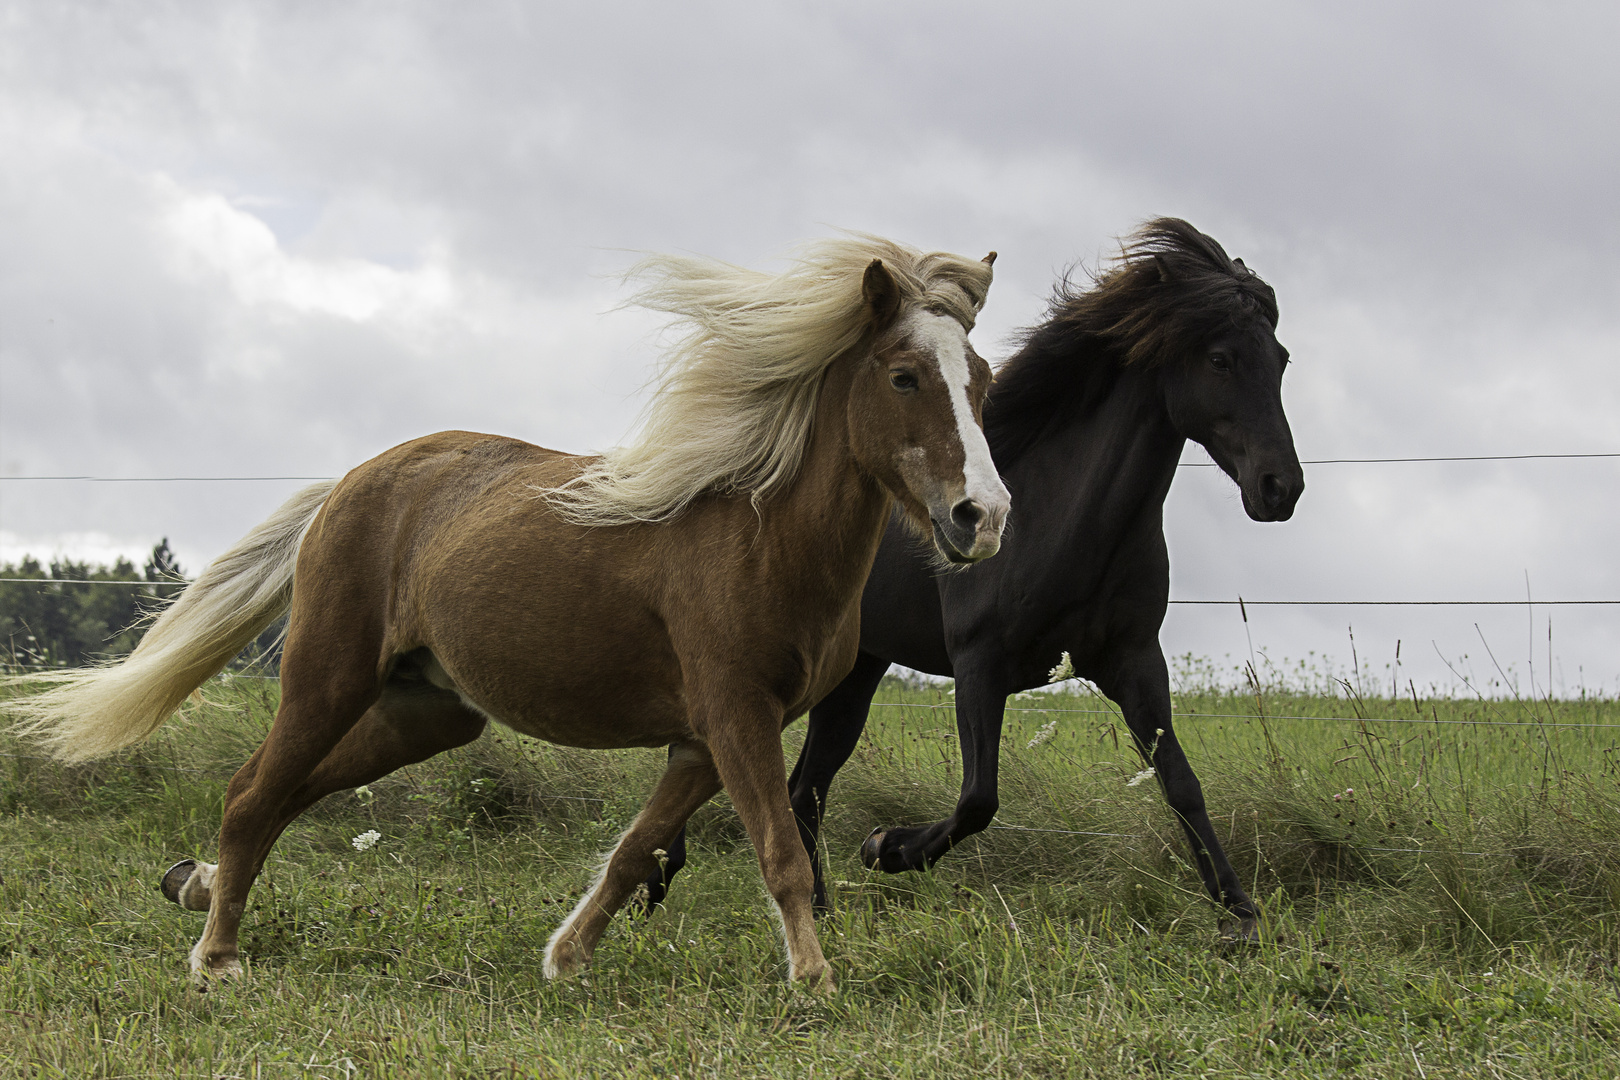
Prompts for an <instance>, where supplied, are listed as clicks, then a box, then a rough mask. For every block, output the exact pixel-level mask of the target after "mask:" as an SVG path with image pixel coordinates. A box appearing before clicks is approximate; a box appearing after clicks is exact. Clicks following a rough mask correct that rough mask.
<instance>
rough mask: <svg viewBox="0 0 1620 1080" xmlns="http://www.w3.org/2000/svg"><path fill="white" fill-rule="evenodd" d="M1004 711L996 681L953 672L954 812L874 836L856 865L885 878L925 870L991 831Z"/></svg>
mask: <svg viewBox="0 0 1620 1080" xmlns="http://www.w3.org/2000/svg"><path fill="white" fill-rule="evenodd" d="M1006 709H1007V694H1006V691H1005V690H1004V689H1003V688H1002V683H1001V680H999V679H993V678H990V677H988V676H985V675H982V674H980V675H975V674H971V673H968V672H964V671H962V670H961V669H960V668H958V671H957V677H956V731H957V737H958V740H959V741H960V743H961V746H962V794H961V796H960V797H959V798H958V799H957V802H956V809H955V811H954V812H952V814H951V816H950V817H948V818H946V819H945V820H944V821H939V822H935V823H934V824H932V825H923V826H919V827H916V828H898V829H886V830H884V831H881V832H874V833H873V834H872V835H871V836H869V837H867V838H866V842H865V843H864V844H862V845H861V861H862V862H864V863H865V864H866V865H867V867H868V869H880V870H883V871H884V872H885V873H890V874H894V873H898V872H900V871H901V870H926V869H928V868H929V867H930V866H933V865H934V864H935V863H936V862H938V861H939V860H940V859H941V858H942V857H943V856H944V855H945V853H946V852H947V851H949V850H951V848H953V847H955V846H956V845H957V844H959V843H961V842H962V841H963V840H965V839H966V838H968V837H969V836H972V835H973V834H974V833H977V832H983V831H984V830H985V829H987V828H989V827H990V822H991V821H993V820H994V819H995V816H996V810H997V808H998V807H999V806H1000V802H999V799H998V797H997V794H996V780H997V766H998V764H999V754H1000V751H1001V722H1002V719H1003V717H1004V715H1005V713H1006Z"/></svg>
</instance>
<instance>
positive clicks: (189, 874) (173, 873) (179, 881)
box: [158, 859, 214, 911]
mask: <svg viewBox="0 0 1620 1080" xmlns="http://www.w3.org/2000/svg"><path fill="white" fill-rule="evenodd" d="M213 883H214V867H213V866H211V865H209V864H207V863H199V862H198V861H197V860H196V859H181V860H180V861H179V862H177V863H175V864H174V865H173V866H171V867H169V868H168V869H167V870H165V871H164V872H163V877H162V878H161V879H160V880H159V881H158V891H159V892H161V893H162V894H163V895H164V896H165V897H167V898H168V899H169V901H170V902H172V903H175V904H179V905H180V906H181V907H183V908H185V909H186V910H187V911H207V910H208V905H209V902H210V901H211V900H213V893H212V892H211V890H210V886H211V885H213Z"/></svg>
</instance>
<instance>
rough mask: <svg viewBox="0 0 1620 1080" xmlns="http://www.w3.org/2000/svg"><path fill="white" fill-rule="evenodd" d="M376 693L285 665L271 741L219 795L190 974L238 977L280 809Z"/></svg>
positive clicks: (317, 666)
mask: <svg viewBox="0 0 1620 1080" xmlns="http://www.w3.org/2000/svg"><path fill="white" fill-rule="evenodd" d="M301 651H302V652H305V653H306V654H307V652H308V650H301ZM288 659H289V660H290V659H291V657H289V658H288ZM323 667H326V668H327V669H328V670H326V671H322V668H323ZM294 672H299V674H296V675H295V674H294ZM378 692H379V687H378V686H377V682H376V676H375V675H374V674H371V673H369V672H367V673H358V672H348V673H345V672H341V671H337V672H334V671H332V670H331V669H330V666H329V665H326V664H322V663H320V662H315V663H312V664H310V665H309V668H308V669H304V668H303V667H302V665H297V664H288V663H287V662H286V661H284V662H283V679H282V698H281V707H280V708H279V709H278V710H277V711H276V719H275V723H274V724H272V725H271V727H270V735H269V737H268V738H266V739H265V741H264V745H262V746H260V747H259V749H258V750H256V751H254V753H253V756H252V757H251V758H249V759H248V762H247V764H246V765H243V766H242V768H241V769H239V770H238V771H237V773H236V775H235V776H234V777H232V778H231V783H230V786H229V787H228V788H227V789H226V791H225V813H224V817H223V819H222V821H221V822H220V827H219V863H218V865H217V866H216V867H214V868H213V874H212V879H211V881H210V882H209V885H210V888H209V894H210V895H209V904H208V922H207V924H206V925H205V926H204V927H203V933H202V938H201V939H200V940H199V941H198V942H197V944H196V946H195V947H193V948H192V950H191V970H192V972H193V973H194V974H196V975H198V976H203V977H206V976H210V975H219V976H230V975H239V974H240V973H241V969H242V965H241V961H240V960H239V959H238V949H237V932H238V930H239V928H240V926H241V922H242V912H243V911H244V910H245V909H246V907H247V895H248V891H249V890H250V889H251V888H252V887H253V881H254V879H255V878H257V877H258V874H259V868H260V867H261V866H262V865H263V862H264V855H265V853H266V852H267V851H268V849H269V845H270V843H271V842H273V841H274V839H275V837H276V835H277V834H278V833H279V832H280V831H281V830H280V827H279V825H280V822H281V816H282V810H283V807H284V806H285V805H286V804H287V802H288V800H289V799H290V797H291V796H292V794H293V792H295V791H297V790H298V788H299V786H300V785H302V784H303V783H304V782H305V781H307V780H308V779H309V777H310V774H311V773H313V772H314V771H315V769H316V767H317V766H319V765H320V763H321V761H322V760H323V759H325V757H326V756H327V754H328V753H330V752H331V750H332V748H333V747H334V746H336V745H337V744H338V742H339V740H341V739H342V738H343V736H344V735H346V734H347V733H348V732H349V729H350V728H352V727H354V725H355V724H356V723H357V722H358V721H359V719H360V718H361V716H363V715H364V714H365V712H366V710H367V709H369V708H370V707H371V705H372V703H373V702H374V701H376V699H377V696H378Z"/></svg>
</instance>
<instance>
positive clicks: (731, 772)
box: [708, 711, 834, 991]
mask: <svg viewBox="0 0 1620 1080" xmlns="http://www.w3.org/2000/svg"><path fill="white" fill-rule="evenodd" d="M713 727H714V728H715V729H716V730H711V731H710V732H708V734H709V749H710V751H711V752H712V753H713V754H714V763H715V766H716V767H717V768H718V769H719V771H720V778H721V779H722V780H723V781H724V782H725V785H726V791H727V792H728V793H729V794H730V795H731V803H732V805H733V806H734V807H736V809H737V816H738V817H739V818H741V819H742V823H743V828H745V829H747V830H748V838H749V839H750V840H751V841H753V844H754V852H755V854H757V855H758V856H759V870H760V874H761V876H763V877H764V879H765V889H766V891H767V892H769V893H770V894H771V899H772V900H774V901H776V909H777V911H778V913H779V914H780V915H781V918H782V937H783V940H784V942H785V944H786V945H787V954H788V978H789V979H790V980H792V981H794V982H802V983H804V984H805V985H806V986H807V987H809V988H810V989H812V990H816V991H830V990H832V989H833V986H834V983H833V975H832V969H831V968H830V967H829V966H828V964H827V958H826V956H825V955H823V954H822V951H821V942H820V941H818V940H817V939H816V924H815V917H814V913H813V908H812V906H811V892H812V890H813V888H814V886H815V874H814V873H813V872H812V870H811V869H810V856H809V854H808V853H807V852H806V851H805V850H804V844H803V843H802V842H801V841H800V839H799V829H798V825H797V824H796V823H795V822H794V820H793V808H792V807H791V806H790V805H789V804H788V800H787V775H786V772H787V770H786V769H784V768H783V766H782V730H781V718H780V715H777V716H775V717H772V716H768V715H764V716H760V715H749V714H748V713H745V712H741V711H739V712H738V713H736V714H734V715H731V716H727V717H725V719H724V721H723V722H721V723H717V724H715V725H713Z"/></svg>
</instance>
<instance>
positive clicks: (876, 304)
mask: <svg viewBox="0 0 1620 1080" xmlns="http://www.w3.org/2000/svg"><path fill="white" fill-rule="evenodd" d="M861 296H862V297H863V298H864V299H865V300H866V306H867V307H869V308H871V309H872V323H873V325H875V326H876V327H877V328H878V329H879V330H882V329H884V328H886V327H887V326H888V325H889V324H890V323H892V322H894V319H895V316H896V315H898V314H900V286H899V285H898V284H897V283H896V282H895V280H894V275H893V274H891V273H889V268H888V267H887V266H884V265H883V260H882V259H873V260H872V261H871V263H870V264H869V265H868V266H867V267H866V276H865V277H864V278H862V279H861Z"/></svg>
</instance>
